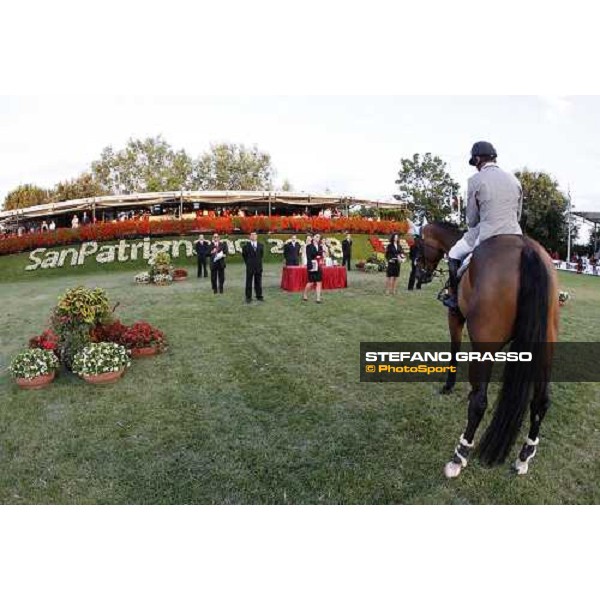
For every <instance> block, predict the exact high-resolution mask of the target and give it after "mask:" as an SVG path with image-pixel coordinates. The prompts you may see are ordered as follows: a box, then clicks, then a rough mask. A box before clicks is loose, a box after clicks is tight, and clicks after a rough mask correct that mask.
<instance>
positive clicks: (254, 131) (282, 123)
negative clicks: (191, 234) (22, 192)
mask: <svg viewBox="0 0 600 600" xmlns="http://www.w3.org/2000/svg"><path fill="white" fill-rule="evenodd" d="M158 134H161V135H162V136H163V137H164V138H165V139H166V140H167V141H168V142H169V143H170V144H171V145H172V146H173V147H174V148H176V149H179V148H185V149H186V150H187V151H188V153H190V154H191V155H192V156H197V155H199V154H201V153H202V152H204V151H205V150H207V149H208V148H209V146H210V144H211V143H216V142H222V141H226V142H233V143H243V144H246V145H257V146H258V147H259V148H260V149H261V150H264V151H267V152H269V153H270V154H271V157H272V162H273V165H274V167H275V169H276V178H275V180H276V182H278V183H281V182H282V181H283V180H284V179H286V178H287V179H289V181H290V182H291V183H292V185H293V186H294V189H295V190H297V191H306V192H314V193H318V192H323V191H324V190H325V189H327V188H328V189H329V190H331V192H332V193H338V194H345V195H351V196H355V197H366V198H374V199H388V198H390V197H391V196H392V195H393V194H394V193H395V192H396V186H395V184H394V181H395V179H396V175H397V172H398V170H399V167H400V159H401V158H404V157H411V156H412V155H413V154H414V153H416V152H418V153H425V152H431V153H433V154H437V155H439V156H440V157H441V158H442V159H443V160H444V161H445V162H446V163H447V166H448V170H449V171H450V173H451V175H452V176H453V178H454V179H455V180H456V181H457V182H458V183H459V184H460V185H461V189H462V191H464V189H465V187H466V181H467V179H468V177H469V176H470V175H472V174H473V172H474V170H473V168H472V167H469V165H468V164H467V161H468V157H469V151H470V148H471V146H472V144H473V142H475V141H477V140H488V141H490V142H492V143H493V144H494V146H495V147H496V150H497V151H498V163H499V164H500V166H501V167H503V168H505V169H507V170H511V171H514V170H517V169H522V168H525V167H527V168H529V169H535V170H544V171H547V172H549V173H550V174H552V175H553V176H554V177H555V178H556V179H557V180H558V182H559V184H560V186H561V188H562V189H563V190H565V191H566V190H567V189H569V188H570V190H571V193H572V197H573V203H574V206H575V208H576V209H577V210H600V181H599V180H598V177H597V174H598V171H599V169H598V168H599V167H600V148H598V146H597V144H598V143H599V142H598V140H600V96H304V97H303V96H267V97H261V96H237V97H236V96H227V97H216V96H202V97H198V96H196V97H194V96H185V97H175V96H169V97H165V96H160V97H153V96H127V97H117V96H102V95H98V96H68V97H67V96H65V97H61V96H55V95H54V96H38V97H32V96H29V97H16V96H3V97H0V165H1V166H0V198H4V197H5V195H6V194H7V193H8V192H9V191H10V190H11V189H13V188H14V187H16V186H17V185H19V184H23V183H34V184H37V185H40V186H42V187H44V186H52V185H54V184H55V183H57V182H58V181H59V180H64V179H68V178H72V177H75V176H77V175H78V174H79V173H81V172H82V171H84V170H86V169H88V168H89V165H90V163H91V162H92V161H93V160H94V159H96V158H98V157H99V155H100V152H101V151H102V149H103V148H104V147H106V146H109V145H110V146H112V147H113V148H115V149H119V148H122V147H123V146H124V145H125V144H126V143H127V140H128V139H129V138H131V137H146V136H155V135H158Z"/></svg>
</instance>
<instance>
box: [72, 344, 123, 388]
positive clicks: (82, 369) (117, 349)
mask: <svg viewBox="0 0 600 600" xmlns="http://www.w3.org/2000/svg"><path fill="white" fill-rule="evenodd" d="M130 365H131V359H130V357H129V353H128V351H127V349H126V348H125V347H124V346H121V345H120V344H115V343H113V342H99V343H97V344H89V345H88V346H86V347H85V348H83V349H82V350H81V351H80V352H78V353H77V354H76V355H75V358H74V359H73V373H76V374H77V375H80V376H81V377H83V378H84V379H86V380H88V381H91V382H94V377H97V376H100V375H107V374H112V375H111V376H110V377H102V378H100V379H99V381H98V382H102V383H105V382H107V381H113V380H115V379H118V378H119V377H120V376H121V375H122V373H123V372H124V371H125V369H126V368H127V367H129V366H130Z"/></svg>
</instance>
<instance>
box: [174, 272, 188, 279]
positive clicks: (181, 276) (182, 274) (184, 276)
mask: <svg viewBox="0 0 600 600" xmlns="http://www.w3.org/2000/svg"><path fill="white" fill-rule="evenodd" d="M187 276H188V272H187V271H186V270H185V269H175V270H174V271H173V281H184V280H185V279H187Z"/></svg>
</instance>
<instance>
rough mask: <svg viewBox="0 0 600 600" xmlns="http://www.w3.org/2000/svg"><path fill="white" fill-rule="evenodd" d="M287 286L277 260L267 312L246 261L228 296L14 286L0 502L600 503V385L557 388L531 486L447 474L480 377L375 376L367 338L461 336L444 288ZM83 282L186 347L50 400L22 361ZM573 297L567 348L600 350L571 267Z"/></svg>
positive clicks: (3, 327)
mask: <svg viewBox="0 0 600 600" xmlns="http://www.w3.org/2000/svg"><path fill="white" fill-rule="evenodd" d="M8 258H9V259H11V257H8ZM5 260H6V259H5ZM279 276H280V267H279V265H276V264H269V265H268V266H267V267H266V273H265V277H264V279H265V281H264V283H265V288H266V289H265V297H266V302H265V303H264V304H257V303H253V304H251V305H245V304H244V302H243V271H242V267H241V265H234V264H232V265H230V266H229V267H228V269H227V281H226V290H225V294H224V295H223V296H214V295H213V294H212V292H211V291H210V285H209V280H206V279H204V280H200V281H199V280H197V279H195V278H191V279H190V280H189V281H187V282H184V283H179V284H176V285H173V286H171V287H168V288H154V287H149V286H137V287H136V286H135V285H134V284H133V283H132V273H131V272H124V271H116V272H111V273H103V272H101V271H97V272H90V273H80V274H76V275H62V276H56V275H54V276H52V277H40V278H38V279H36V278H28V279H27V280H23V279H20V278H19V279H16V278H15V279H8V278H3V283H2V285H1V286H0V301H1V303H2V308H3V310H2V315H1V317H0V319H1V320H0V332H1V333H0V338H1V339H0V341H1V354H0V396H1V398H2V399H1V400H0V502H3V503H65V504H70V503H110V504H112V503H121V504H124V503H135V504H148V503H149V504H158V503H169V504H182V503H343V504H350V503H352V504H354V503H368V504H373V503H456V504H467V503H474V504H477V503H494V504H515V503H598V502H600V484H599V482H600V426H599V423H600V384H592V383H587V384H583V383H581V384H553V388H552V389H553V400H554V404H553V406H552V408H551V410H550V412H549V414H548V416H547V418H546V421H545V422H544V426H543V428H542V442H541V444H540V449H539V453H538V456H537V457H536V458H535V459H534V463H533V466H532V469H531V471H530V475H528V476H527V477H525V478H516V477H515V476H513V475H511V473H510V472H509V468H508V465H506V466H503V467H499V468H494V469H487V468H483V467H482V466H481V465H480V464H479V463H478V462H477V460H473V461H472V462H471V463H470V465H469V467H468V468H467V469H466V470H465V471H464V473H463V475H462V476H461V478H460V479H458V480H455V481H446V480H445V478H444V476H443V474H442V467H443V465H444V463H445V462H446V460H447V459H449V458H450V456H451V453H452V450H453V447H454V445H455V443H456V441H457V439H458V436H459V435H460V433H461V432H462V429H463V426H464V423H465V420H466V394H467V384H465V383H462V384H458V386H457V393H455V394H454V395H453V396H450V397H445V396H440V395H439V394H438V387H439V386H438V385H435V384H432V383H421V384H414V383H413V384H408V383H405V384H400V383H388V384H383V383H382V384H361V383H359V352H358V345H359V342H360V341H401V340H411V341H445V340H446V339H447V333H446V325H445V312H444V310H443V309H442V306H441V305H440V304H439V303H438V302H437V301H436V300H435V295H436V293H437V291H438V288H439V285H438V284H432V285H429V286H426V287H425V288H424V289H423V290H422V291H419V292H416V291H415V292H413V293H411V294H408V293H407V292H406V291H405V289H406V277H407V271H406V269H403V274H402V282H401V293H400V295H399V296H397V297H393V298H390V297H386V296H384V295H383V294H382V289H383V285H384V278H383V276H380V275H365V274H361V273H357V272H355V271H354V272H352V273H351V274H350V287H349V288H348V289H347V290H344V291H335V292H329V293H326V294H325V296H324V304H322V305H317V304H315V303H314V302H311V303H309V304H303V303H302V302H301V301H300V295H299V294H287V293H284V292H282V291H280V290H279ZM78 284H82V285H88V286H101V287H104V288H106V289H107V291H108V293H109V296H110V299H111V300H112V301H113V302H117V301H118V302H120V303H121V304H120V306H119V308H118V314H119V316H120V317H121V319H122V320H123V321H125V322H132V321H134V320H139V319H146V320H148V321H150V322H151V323H153V324H154V325H156V326H158V327H160V328H161V329H163V330H164V331H165V333H166V335H167V336H168V339H169V343H170V349H169V351H168V352H167V353H166V354H164V355H161V356H159V357H157V358H154V359H142V360H137V361H135V362H134V364H133V366H132V368H131V369H130V370H129V371H128V372H127V374H126V376H125V377H124V379H123V380H122V381H120V382H119V383H118V384H116V385H113V386H111V387H93V386H90V385H88V384H85V383H84V382H82V381H80V380H79V379H77V378H76V377H74V376H71V375H65V374H62V375H61V376H60V377H59V379H57V381H56V382H55V383H54V384H53V385H52V386H51V387H50V388H47V389H45V390H39V391H34V392H26V391H22V390H20V389H18V388H17V387H16V386H15V385H14V384H13V382H12V380H11V379H10V377H9V375H8V374H7V372H6V367H7V365H8V363H9V360H10V357H11V356H12V355H13V354H14V353H16V352H17V351H18V350H20V349H21V348H22V347H24V346H25V345H26V343H27V340H28V338H29V337H30V336H32V335H34V334H38V333H40V332H41V330H42V329H43V328H44V326H45V323H46V318H47V315H48V313H49V311H50V309H51V307H52V306H53V305H54V303H55V301H56V297H57V296H58V295H59V294H60V293H61V292H62V291H64V289H65V288H67V287H72V286H74V285H78ZM561 287H562V288H563V289H569V290H571V291H572V293H573V299H572V300H571V303H570V304H569V305H567V307H565V308H564V309H562V339H564V340H567V339H568V340H581V341H600V311H599V310H598V303H599V300H600V279H595V278H591V277H577V276H575V275H571V274H561ZM496 389H497V386H495V385H493V386H492V390H491V400H493V397H494V396H495V391H496ZM488 418H489V414H488V416H487V418H486V420H485V421H484V425H485V423H487V420H488ZM480 431H481V430H480ZM514 454H516V448H515V451H514V452H513V455H514Z"/></svg>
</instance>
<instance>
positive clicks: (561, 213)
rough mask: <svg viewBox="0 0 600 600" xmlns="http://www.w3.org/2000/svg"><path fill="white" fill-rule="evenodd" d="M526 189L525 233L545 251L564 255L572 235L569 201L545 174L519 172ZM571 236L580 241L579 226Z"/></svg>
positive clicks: (524, 195)
mask: <svg viewBox="0 0 600 600" xmlns="http://www.w3.org/2000/svg"><path fill="white" fill-rule="evenodd" d="M515 176H516V177H517V179H518V180H519V181H520V182H521V186H522V187H523V215H522V217H521V227H522V228H523V232H524V233H526V234H527V235H528V236H529V237H532V238H533V239H534V240H537V241H538V242H539V243H540V244H542V246H544V248H546V249H547V250H550V251H552V252H554V251H555V250H557V251H558V252H559V253H561V254H564V253H565V252H566V248H567V240H568V234H569V229H568V227H569V225H568V208H569V199H568V198H567V196H566V195H565V194H564V193H563V192H561V191H560V190H559V189H558V182H557V181H556V180H555V179H554V178H553V177H552V176H551V175H549V174H548V173H544V172H542V171H529V170H527V169H524V170H523V171H517V172H516V173H515ZM571 236H572V239H573V240H575V239H576V238H577V226H576V225H575V223H574V222H573V223H572V224H571Z"/></svg>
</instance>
